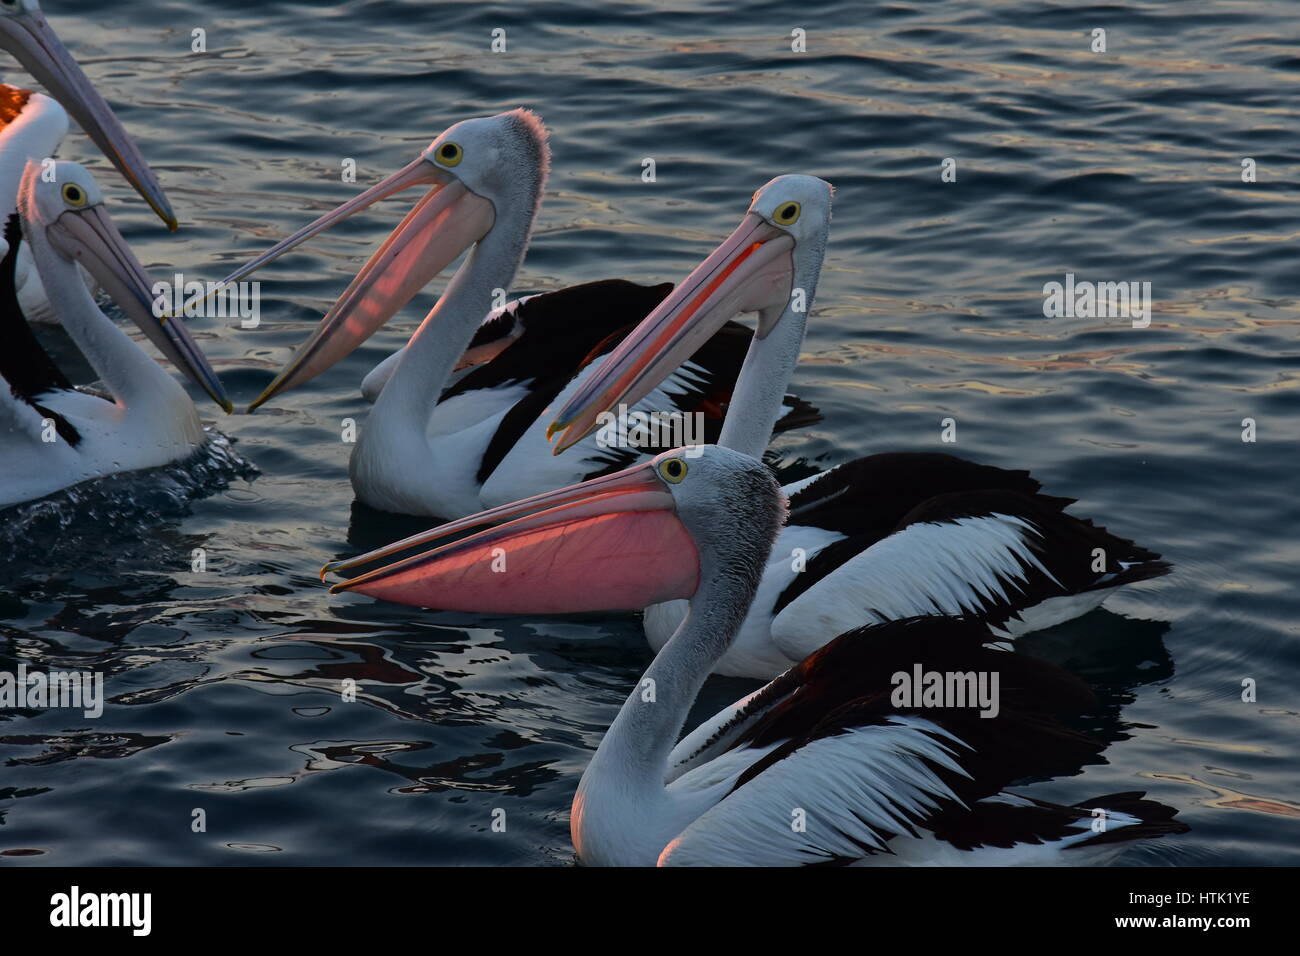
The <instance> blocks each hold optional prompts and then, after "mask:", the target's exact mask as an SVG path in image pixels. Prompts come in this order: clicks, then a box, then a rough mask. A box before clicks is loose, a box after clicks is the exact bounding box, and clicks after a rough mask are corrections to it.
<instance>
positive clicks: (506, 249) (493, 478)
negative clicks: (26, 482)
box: [217, 110, 811, 517]
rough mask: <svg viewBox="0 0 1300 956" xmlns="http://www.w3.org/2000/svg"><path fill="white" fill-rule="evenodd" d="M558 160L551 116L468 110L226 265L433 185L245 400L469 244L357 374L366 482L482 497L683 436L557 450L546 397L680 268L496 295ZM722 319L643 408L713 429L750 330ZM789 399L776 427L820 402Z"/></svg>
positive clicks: (390, 311) (605, 468)
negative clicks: (442, 286) (332, 203)
mask: <svg viewBox="0 0 1300 956" xmlns="http://www.w3.org/2000/svg"><path fill="white" fill-rule="evenodd" d="M549 165H550V147H549V144H548V141H547V134H546V130H545V128H544V127H543V125H542V122H541V120H540V119H539V118H538V117H537V116H536V115H535V114H533V113H531V112H528V111H526V110H513V111H511V112H507V113H502V114H499V115H497V116H493V117H486V118H480V119H471V120H465V121H463V122H460V123H457V124H455V125H454V126H452V127H450V128H449V129H448V130H447V131H446V132H444V133H443V134H442V135H441V136H439V137H438V138H437V139H435V140H434V141H433V143H432V144H431V145H430V146H429V147H428V148H427V149H426V150H424V152H423V153H422V154H421V155H420V157H419V158H417V159H416V160H415V161H413V162H412V163H410V164H409V165H408V166H406V167H405V168H404V169H402V170H400V171H398V172H397V173H395V174H393V175H392V176H389V177H388V178H387V179H385V180H384V181H382V182H380V183H379V184H377V185H375V186H373V187H371V188H370V189H368V190H366V191H365V192H363V193H361V194H360V195H358V196H356V197H355V198H353V199H352V200H350V201H348V202H346V203H344V204H343V205H341V206H339V207H338V208H337V209H334V210H333V211H331V212H329V213H327V214H325V215H324V216H322V217H320V218H319V219H317V220H316V221H315V222H313V223H311V224H309V225H307V226H305V227H304V228H303V229H301V230H299V231H298V232H296V233H294V234H293V235H292V236H290V237H288V238H286V239H284V240H282V241H281V242H279V243H277V244H276V245H275V246H273V247H272V248H271V249H269V250H267V251H266V252H265V253H263V254H262V255H260V256H258V257H256V258H255V259H253V260H251V261H250V262H248V263H246V264H245V265H244V266H242V267H241V268H240V269H238V270H237V271H236V272H234V273H233V274H232V275H230V276H228V277H227V278H226V279H224V280H222V282H221V283H218V284H217V287H218V288H219V287H221V286H222V285H225V284H228V283H231V282H235V281H238V280H239V279H242V278H243V277H244V276H247V275H249V274H250V273H252V272H253V271H255V270H257V269H260V268H261V267H263V266H265V265H266V264H267V263H269V262H271V261H272V260H274V259H276V258H278V257H279V256H282V255H284V254H285V253H286V252H288V251H289V250H291V249H293V248H295V247H297V246H298V245H300V244H301V243H303V242H304V241H306V240H307V239H309V238H311V237H312V236H315V235H317V234H319V233H320V232H322V231H323V230H325V229H328V228H330V227H331V226H332V225H334V224H336V223H338V222H340V221H342V220H343V219H345V218H347V217H349V216H351V215H354V214H355V213H357V212H358V211H360V210H362V209H365V208H367V207H368V206H370V205H372V204H374V203H375V202H378V201H379V200H381V199H383V198H385V197H388V196H392V195H394V194H395V193H398V192H401V191H403V190H405V189H409V188H412V187H416V186H429V187H432V189H431V191H430V192H429V193H428V194H427V195H426V196H425V197H424V198H423V199H421V200H420V201H419V202H418V203H417V204H416V205H415V206H414V208H413V209H412V210H411V211H410V212H409V213H408V214H407V216H406V218H405V219H403V220H402V222H401V224H400V225H398V227H397V228H396V229H395V230H394V231H393V233H392V234H391V235H390V236H389V237H388V239H387V240H386V241H385V242H384V243H383V245H382V246H381V247H380V248H379V250H378V251H377V252H375V254H374V255H373V257H372V258H371V259H370V260H369V261H368V262H367V263H366V264H365V266H364V267H362V269H361V270H360V272H359V273H358V274H357V275H356V277H355V278H354V279H353V281H352V283H351V285H349V286H348V288H347V289H346V290H345V291H344V292H343V294H342V295H341V296H340V298H339V299H338V301H337V302H336V303H335V304H334V306H333V307H332V308H331V309H330V310H329V312H328V313H327V314H326V315H325V317H324V318H323V319H322V321H321V323H320V325H319V326H318V327H317V329H316V330H315V332H314V333H313V334H312V335H311V337H310V338H309V339H308V340H307V342H306V343H304V344H303V345H302V346H301V347H300V348H298V350H297V351H296V352H295V354H294V356H293V358H292V359H291V361H290V362H289V364H288V365H287V366H286V367H285V369H284V370H283V371H281V372H280V373H279V375H278V376H277V377H276V378H275V379H274V381H272V382H271V384H270V385H269V386H268V387H267V388H266V390H265V391H264V392H263V393H262V394H261V395H260V396H259V397H258V398H257V399H256V400H255V401H254V402H253V403H252V405H251V406H250V410H251V409H254V408H256V407H257V406H259V405H261V404H262V403H264V402H266V401H268V400H269V399H271V398H272V397H274V396H276V395H278V394H280V393H281V392H283V391H285V390H286V389H289V388H293V387H295V386H297V385H300V384H301V383H303V382H305V381H307V380H308V379H310V378H312V377H313V376H315V375H318V374H320V373H321V372H323V371H324V370H325V369H327V368H329V367H330V366H331V365H333V364H334V363H335V362H337V361H338V360H339V359H341V358H342V357H343V356H345V355H347V354H348V353H349V352H351V351H352V350H353V349H355V348H356V347H357V346H358V345H359V344H361V343H362V342H363V341H365V340H366V339H367V338H368V337H369V336H370V335H372V334H373V333H374V332H375V331H376V330H378V329H379V328H380V327H381V326H382V325H383V324H384V323H385V322H387V321H388V320H389V319H390V318H391V317H392V316H393V315H394V314H395V313H396V312H397V311H398V310H399V309H401V308H402V307H403V306H404V305H405V304H406V303H407V302H409V301H410V300H411V299H412V298H413V297H414V296H415V295H416V293H418V292H419V291H420V290H421V289H422V288H423V287H424V286H425V285H426V284H428V283H429V282H430V281H432V279H433V278H434V277H435V276H436V275H438V273H440V272H441V271H442V270H443V269H445V268H447V266H449V265H450V264H451V263H452V262H454V261H455V260H456V259H457V258H458V257H459V256H460V255H461V254H462V253H463V252H465V251H466V250H467V249H468V250H470V251H469V255H468V256H467V257H466V258H465V261H464V263H463V264H462V265H461V267H460V269H459V270H458V271H457V272H456V274H455V276H454V277H453V278H452V279H451V281H450V283H449V284H448V286H447V288H446V290H445V292H444V293H443V295H442V297H441V298H440V299H439V301H438V303H437V305H436V306H435V307H434V309H433V311H431V312H430V313H429V314H428V316H427V317H426V318H425V320H424V322H423V323H422V324H421V325H420V327H419V329H418V330H417V331H416V332H415V334H414V335H412V336H411V339H410V341H409V342H408V343H407V345H406V346H405V347H404V348H403V349H402V350H401V351H400V352H398V353H397V354H396V355H394V356H392V357H391V358H390V359H388V360H386V361H385V362H384V363H383V364H381V365H380V366H379V367H378V368H377V369H376V370H375V371H374V372H372V373H371V374H370V375H369V376H368V377H367V379H366V381H365V383H363V391H364V392H365V393H366V394H367V396H368V397H371V398H373V401H374V407H373V408H372V409H371V412H370V415H369V418H368V420H367V421H366V423H365V424H364V426H363V428H362V431H361V435H360V437H359V439H358V441H357V445H356V447H355V449H354V450H353V454H352V459H351V475H352V485H353V488H354V489H355V490H356V493H357V497H358V498H360V499H361V500H362V501H363V502H365V503H366V504H368V505H371V506H373V507H376V508H379V509H382V510H385V511H391V512H398V513H404V514H413V515H436V516H442V517H454V516H458V515H466V514H473V513H474V512H477V511H479V510H480V509H482V508H483V507H485V506H487V505H492V504H499V503H503V502H507V501H513V500H515V499H517V498H520V497H523V496H526V495H528V494H532V493H534V492H537V491H542V490H546V489H549V488H555V487H559V486H562V485H567V484H570V483H572V482H573V481H576V480H580V479H582V478H585V477H591V476H594V475H598V474H603V473H608V472H610V471H615V470H618V469H619V468H622V467H625V466H626V465H628V464H630V463H632V462H633V461H636V460H644V459H647V458H649V457H650V456H651V455H652V454H654V453H657V452H659V451H662V450H664V449H666V448H671V447H674V446H675V445H677V444H682V443H683V442H681V441H668V442H659V443H657V444H652V443H648V444H641V445H638V446H637V447H630V446H629V444H628V443H626V442H609V441H604V440H602V439H601V436H594V437H592V438H590V439H589V440H587V441H585V442H584V443H583V445H582V446H581V447H580V448H578V449H575V450H574V452H573V453H572V454H570V455H569V456H566V457H565V458H564V459H559V460H557V459H555V458H554V457H553V456H551V455H550V447H549V444H548V441H547V436H546V419H545V418H544V417H543V412H544V411H545V410H546V409H547V408H548V407H550V406H551V405H552V404H553V403H554V402H557V401H563V400H564V399H565V398H566V397H567V396H568V395H569V394H571V393H572V392H573V391H574V390H575V389H577V388H579V387H580V386H581V383H582V381H583V379H584V378H585V376H586V375H588V374H590V373H591V371H592V370H593V369H594V368H595V365H594V364H593V359H594V358H596V357H598V356H599V355H601V354H603V353H604V352H607V351H609V350H610V349H612V348H613V347H614V346H615V345H617V343H618V341H619V339H621V337H622V336H623V335H625V334H627V332H629V331H630V330H631V329H632V328H634V327H635V326H636V323H637V322H639V321H640V320H641V319H642V318H644V317H645V316H646V315H647V314H648V313H649V312H650V310H651V309H652V308H653V307H654V306H656V305H657V304H658V303H659V302H661V301H662V300H663V298H664V296H665V295H667V294H668V292H669V290H670V289H671V286H670V285H658V286H641V285H637V284H635V283H631V282H627V281H623V280H607V281H602V282H591V283H586V284H584V285H579V286H575V287H572V288H568V289H563V290H561V291H558V292H551V293H546V294H542V295H537V296H531V297H528V298H526V299H523V300H519V301H517V302H513V303H509V304H508V305H507V306H506V307H504V308H498V309H496V310H495V311H490V310H492V307H493V305H494V300H497V299H499V298H500V297H503V296H504V290H506V289H509V288H510V285H511V283H512V282H513V281H514V278H515V274H516V272H517V271H518V269H519V266H520V263H521V262H522V260H523V257H524V253H525V251H526V250H527V248H528V242H529V237H530V235H531V232H532V228H533V223H534V221H535V220H536V217H537V213H538V209H539V207H540V205H541V201H542V194H543V190H544V187H545V183H546V177H547V172H548V168H549ZM484 316H487V319H486V321H485V319H484ZM715 332H716V333H717V334H715V335H712V336H709V337H708V338H707V339H705V340H702V341H701V342H700V344H699V347H698V348H697V349H695V350H693V353H692V354H691V355H689V356H683V360H684V363H685V364H684V365H683V367H682V369H681V370H674V373H673V374H671V375H670V376H665V381H664V382H662V383H661V384H660V385H659V386H658V387H657V388H655V389H653V390H651V391H650V392H648V393H647V394H645V395H643V396H641V398H640V400H639V402H638V403H637V405H636V407H635V408H633V409H631V411H632V412H634V413H637V412H639V413H643V414H645V413H652V412H654V411H656V410H661V411H672V412H677V413H679V414H678V415H677V416H676V419H677V420H690V419H684V418H683V416H682V415H681V414H680V413H681V412H700V413H701V419H700V420H702V421H704V434H701V435H699V436H698V437H697V438H695V439H694V440H696V441H701V442H703V441H707V440H709V439H710V438H712V437H716V434H717V427H718V425H719V424H720V420H721V408H722V407H723V406H724V405H725V403H726V401H727V398H728V395H729V393H730V389H731V385H732V383H733V382H734V381H735V377H736V375H737V374H739V370H740V364H741V362H742V360H743V357H744V354H745V351H746V349H747V348H748V343H749V338H750V334H749V332H748V331H747V330H745V329H744V328H743V327H742V326H739V325H736V324H735V323H729V324H728V323H724V324H722V325H720V326H719V328H718V329H715ZM783 407H785V409H786V411H787V412H788V413H789V414H788V415H787V416H786V417H785V418H784V419H783V421H782V423H781V426H780V427H788V426H789V425H792V424H796V423H798V422H799V421H801V420H803V421H806V420H807V418H808V416H809V415H810V414H811V411H810V410H809V409H808V408H807V407H806V406H801V405H800V404H799V403H798V402H797V400H790V401H788V402H785V403H784V405H783ZM709 428H712V431H711V432H710V431H709V430H708V429H709Z"/></svg>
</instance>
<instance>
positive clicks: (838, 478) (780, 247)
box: [552, 176, 1169, 678]
mask: <svg viewBox="0 0 1300 956" xmlns="http://www.w3.org/2000/svg"><path fill="white" fill-rule="evenodd" d="M830 198H831V197H830V187H829V185H828V184H826V183H824V182H822V181H821V180H819V179H814V178H813V177H810V176H781V177H778V178H777V179H774V180H773V181H772V182H770V183H769V184H768V185H766V186H764V187H763V188H762V189H760V190H759V191H758V192H757V193H756V194H755V196H754V199H753V202H752V203H751V205H750V209H749V212H748V213H747V215H746V217H745V219H744V220H743V221H742V223H741V225H740V226H739V227H738V228H737V230H736V232H735V233H733V235H732V236H731V237H730V238H729V239H727V240H726V242H724V243H723V244H722V245H721V246H719V248H718V250H717V251H715V252H714V253H713V254H712V255H711V256H709V258H708V259H706V260H705V261H704V262H703V263H702V264H701V265H700V266H699V267H698V268H697V269H696V270H695V271H694V272H692V273H691V275H690V276H689V277H688V278H687V279H686V280H685V281H684V282H683V283H682V284H681V285H680V286H679V287H678V288H677V290H676V291H674V292H673V294H672V295H671V296H669V298H668V299H666V300H665V301H664V302H663V303H662V304H661V305H660V306H659V307H657V308H656V309H655V311H654V312H652V313H651V314H650V315H649V316H648V317H647V318H646V319H645V320H644V321H643V322H642V323H641V326H640V327H639V328H638V329H637V330H636V331H635V332H633V333H632V334H631V335H629V336H627V337H626V338H625V339H624V340H623V342H622V344H621V345H620V346H619V348H618V350H616V351H615V352H614V353H612V354H611V355H610V356H609V357H608V358H607V359H606V360H605V361H604V362H603V363H602V365H601V368H600V369H599V370H597V371H596V372H594V373H592V375H591V376H590V377H589V378H588V379H587V381H586V383H585V384H584V386H583V388H582V389H581V390H580V391H578V392H576V393H575V394H574V395H572V396H571V397H570V398H569V400H568V402H567V403H566V404H565V406H564V407H563V408H562V409H561V411H560V412H559V414H558V415H557V417H556V420H555V423H554V424H553V425H552V429H553V430H557V431H559V432H561V438H560V441H559V443H558V448H559V449H564V448H567V447H569V446H571V445H572V444H574V443H576V442H577V441H580V440H585V438H584V437H583V436H585V435H587V434H588V433H589V431H590V429H591V428H592V427H593V423H594V421H595V416H596V415H598V414H599V413H601V412H603V411H605V410H607V409H608V408H609V407H611V406H612V405H614V404H617V403H620V402H632V401H636V400H637V399H638V398H639V397H640V396H641V395H642V394H644V392H645V390H646V389H648V388H653V387H655V384H656V383H657V382H658V381H660V380H661V379H662V376H664V375H667V374H670V373H671V372H672V370H673V369H674V368H675V366H676V365H677V363H678V362H679V361H680V359H681V355H682V353H683V351H684V350H685V349H686V348H688V347H690V345H691V344H692V343H694V342H696V341H698V340H699V339H700V338H702V337H704V336H707V335H709V334H711V332H712V330H713V329H715V328H717V327H718V326H720V325H721V324H722V323H724V322H729V321H730V320H731V318H732V316H733V315H734V314H735V313H736V312H738V311H754V312H756V313H757V314H758V316H759V321H758V326H759V336H758V337H756V338H755V339H754V341H753V343H752V345H751V346H750V349H749V352H748V355H747V356H746V359H745V364H744V367H743V369H742V371H741V373H740V376H739V378H738V380H737V382H736V386H735V388H734V390H733V396H732V401H731V403H730V406H729V409H728V411H727V414H726V417H725V420H724V423H723V427H722V431H721V433H720V435H719V437H718V442H719V444H723V445H726V446H727V447H730V448H735V449H737V450H739V451H743V452H745V453H746V454H748V455H751V456H753V457H759V456H761V455H762V453H763V449H764V448H765V447H766V446H767V442H768V439H769V437H770V432H771V426H772V423H773V422H774V421H775V420H776V416H777V415H778V414H780V410H779V402H780V400H781V396H782V395H784V392H785V389H786V388H787V387H788V385H789V382H790V378H791V376H792V375H793V372H794V369H795V366H796V363H797V360H798V357H799V349H800V347H801V345H802V342H803V337H804V331H805V326H806V317H807V314H808V310H809V309H810V308H811V299H812V294H813V292H814V291H815V288H816V282H817V277H818V275H819V272H820V267H821V257H822V254H823V251H824V249H825V244H826V236H827V232H828V229H829V222H830ZM787 220H788V221H787ZM796 293H802V295H798V294H796ZM785 492H786V494H787V495H788V496H789V498H790V503H791V508H790V522H789V525H788V526H787V527H786V528H785V529H784V531H783V532H782V534H781V537H780V538H779V539H778V540H777V543H776V546H775V548H774V549H773V553H772V559H771V562H770V564H769V567H768V570H767V573H766V575H765V576H764V579H763V582H762V585H761V587H760V589H759V594H758V598H757V600H756V601H755V602H754V605H753V607H752V608H751V610H750V614H749V616H748V617H747V619H746V622H745V625H744V627H743V628H742V630H741V634H740V636H739V638H738V639H737V640H736V642H735V643H734V645H733V646H732V647H731V648H730V650H729V651H728V653H727V655H726V656H725V657H724V658H723V659H722V660H721V661H720V662H719V664H718V673H721V674H729V675H734V676H741V677H757V678H768V677H772V676H774V675H775V674H778V673H780V672H782V671H783V670H785V668H787V667H789V666H790V665H791V664H793V663H795V662H797V661H799V660H801V659H802V658H803V657H804V656H806V655H807V654H808V653H810V652H812V651H813V650H815V649H816V648H817V647H818V646H820V644H819V643H818V642H820V641H824V640H825V639H826V638H827V636H828V635H830V634H835V633H839V632H840V631H843V630H845V629H847V628H849V627H853V626H856V625H858V624H861V623H863V622H865V621H884V620H890V619H894V618H900V617H908V616H911V615H915V614H932V613H943V614H967V615H972V616H975V617H977V618H979V619H981V620H984V621H986V622H987V623H989V624H990V625H992V626H994V627H996V628H998V629H999V630H1000V631H1002V632H1004V633H1005V634H1006V635H1007V636H1015V635H1017V634H1020V633H1023V632H1025V631H1028V630H1034V629H1039V628H1043V627H1048V626H1051V625H1053V624H1057V623H1060V622H1062V621H1066V620H1070V619H1071V618H1073V617H1076V616H1078V615H1079V614H1082V613H1084V612H1085V611H1087V610H1090V609H1091V608H1093V607H1096V606H1097V605H1099V604H1100V603H1101V602H1102V601H1104V600H1105V599H1106V597H1107V596H1108V595H1109V594H1110V593H1111V592H1113V591H1114V590H1115V589H1117V588H1120V587H1124V586H1126V585H1128V584H1131V583H1134V582H1136V581H1143V580H1147V579H1150V578H1154V577H1158V576H1160V575H1162V574H1165V573H1167V572H1168V570H1169V566H1168V565H1167V564H1165V563H1164V562H1162V561H1160V560H1159V557H1160V556H1159V555H1158V554H1156V553H1154V552H1152V551H1149V550H1147V549H1145V548H1141V547H1139V546H1137V545H1136V544H1134V543H1133V542H1132V541H1129V540H1126V539H1124V538H1121V537H1118V536H1116V535H1112V534H1110V533H1109V532H1107V531H1106V530H1105V529H1104V528H1099V527H1095V526H1094V525H1093V524H1092V523H1091V522H1089V521H1085V520H1083V519H1079V518H1076V517H1074V516H1072V515H1069V514H1067V513H1066V512H1065V511H1064V509H1065V507H1067V506H1068V505H1069V504H1071V503H1072V501H1071V500H1070V499H1066V498H1058V497H1054V496H1050V495H1045V494H1043V493H1042V492H1041V491H1040V486H1039V483H1038V482H1037V481H1035V480H1034V479H1033V478H1031V477H1030V476H1029V474H1028V473H1027V472H1024V471H1010V470H1005V469H1000V468H994V467H990V466H986V465H979V464H976V463H973V462H969V461H965V460H963V459H960V458H957V457H954V456H951V455H944V454H930V453H892V454H880V455H871V456H868V457H865V458H860V459H857V460H855V461H850V462H847V463H845V464H842V465H839V466H837V467H835V468H832V469H830V470H828V471H827V472H824V473H822V474H821V475H817V476H813V477H810V478H806V479H804V480H802V481H800V482H796V483H794V484H793V485H790V486H787V487H786V489H785ZM684 612H685V605H684V603H683V602H680V601H678V602H673V603H669V604H661V605H655V606H652V607H650V608H648V609H647V610H646V616H645V626H646V635H647V638H648V639H649V641H650V644H651V646H652V647H654V648H656V649H658V648H659V647H662V646H663V644H664V642H665V641H667V640H668V638H669V636H671V635H672V633H673V632H674V631H675V630H676V627H677V625H678V623H679V622H680V621H681V618H682V615H683V614H684Z"/></svg>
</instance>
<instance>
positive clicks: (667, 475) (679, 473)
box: [659, 458, 686, 485]
mask: <svg viewBox="0 0 1300 956" xmlns="http://www.w3.org/2000/svg"><path fill="white" fill-rule="evenodd" d="M659 474H660V475H662V476H663V479H664V481H670V482H672V483H673V484H674V485H675V484H677V483H678V482H679V481H681V480H682V479H683V478H685V477H686V462H684V461H682V460H681V459H680V458H665V459H664V460H663V461H661V462H660V463H659Z"/></svg>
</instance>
